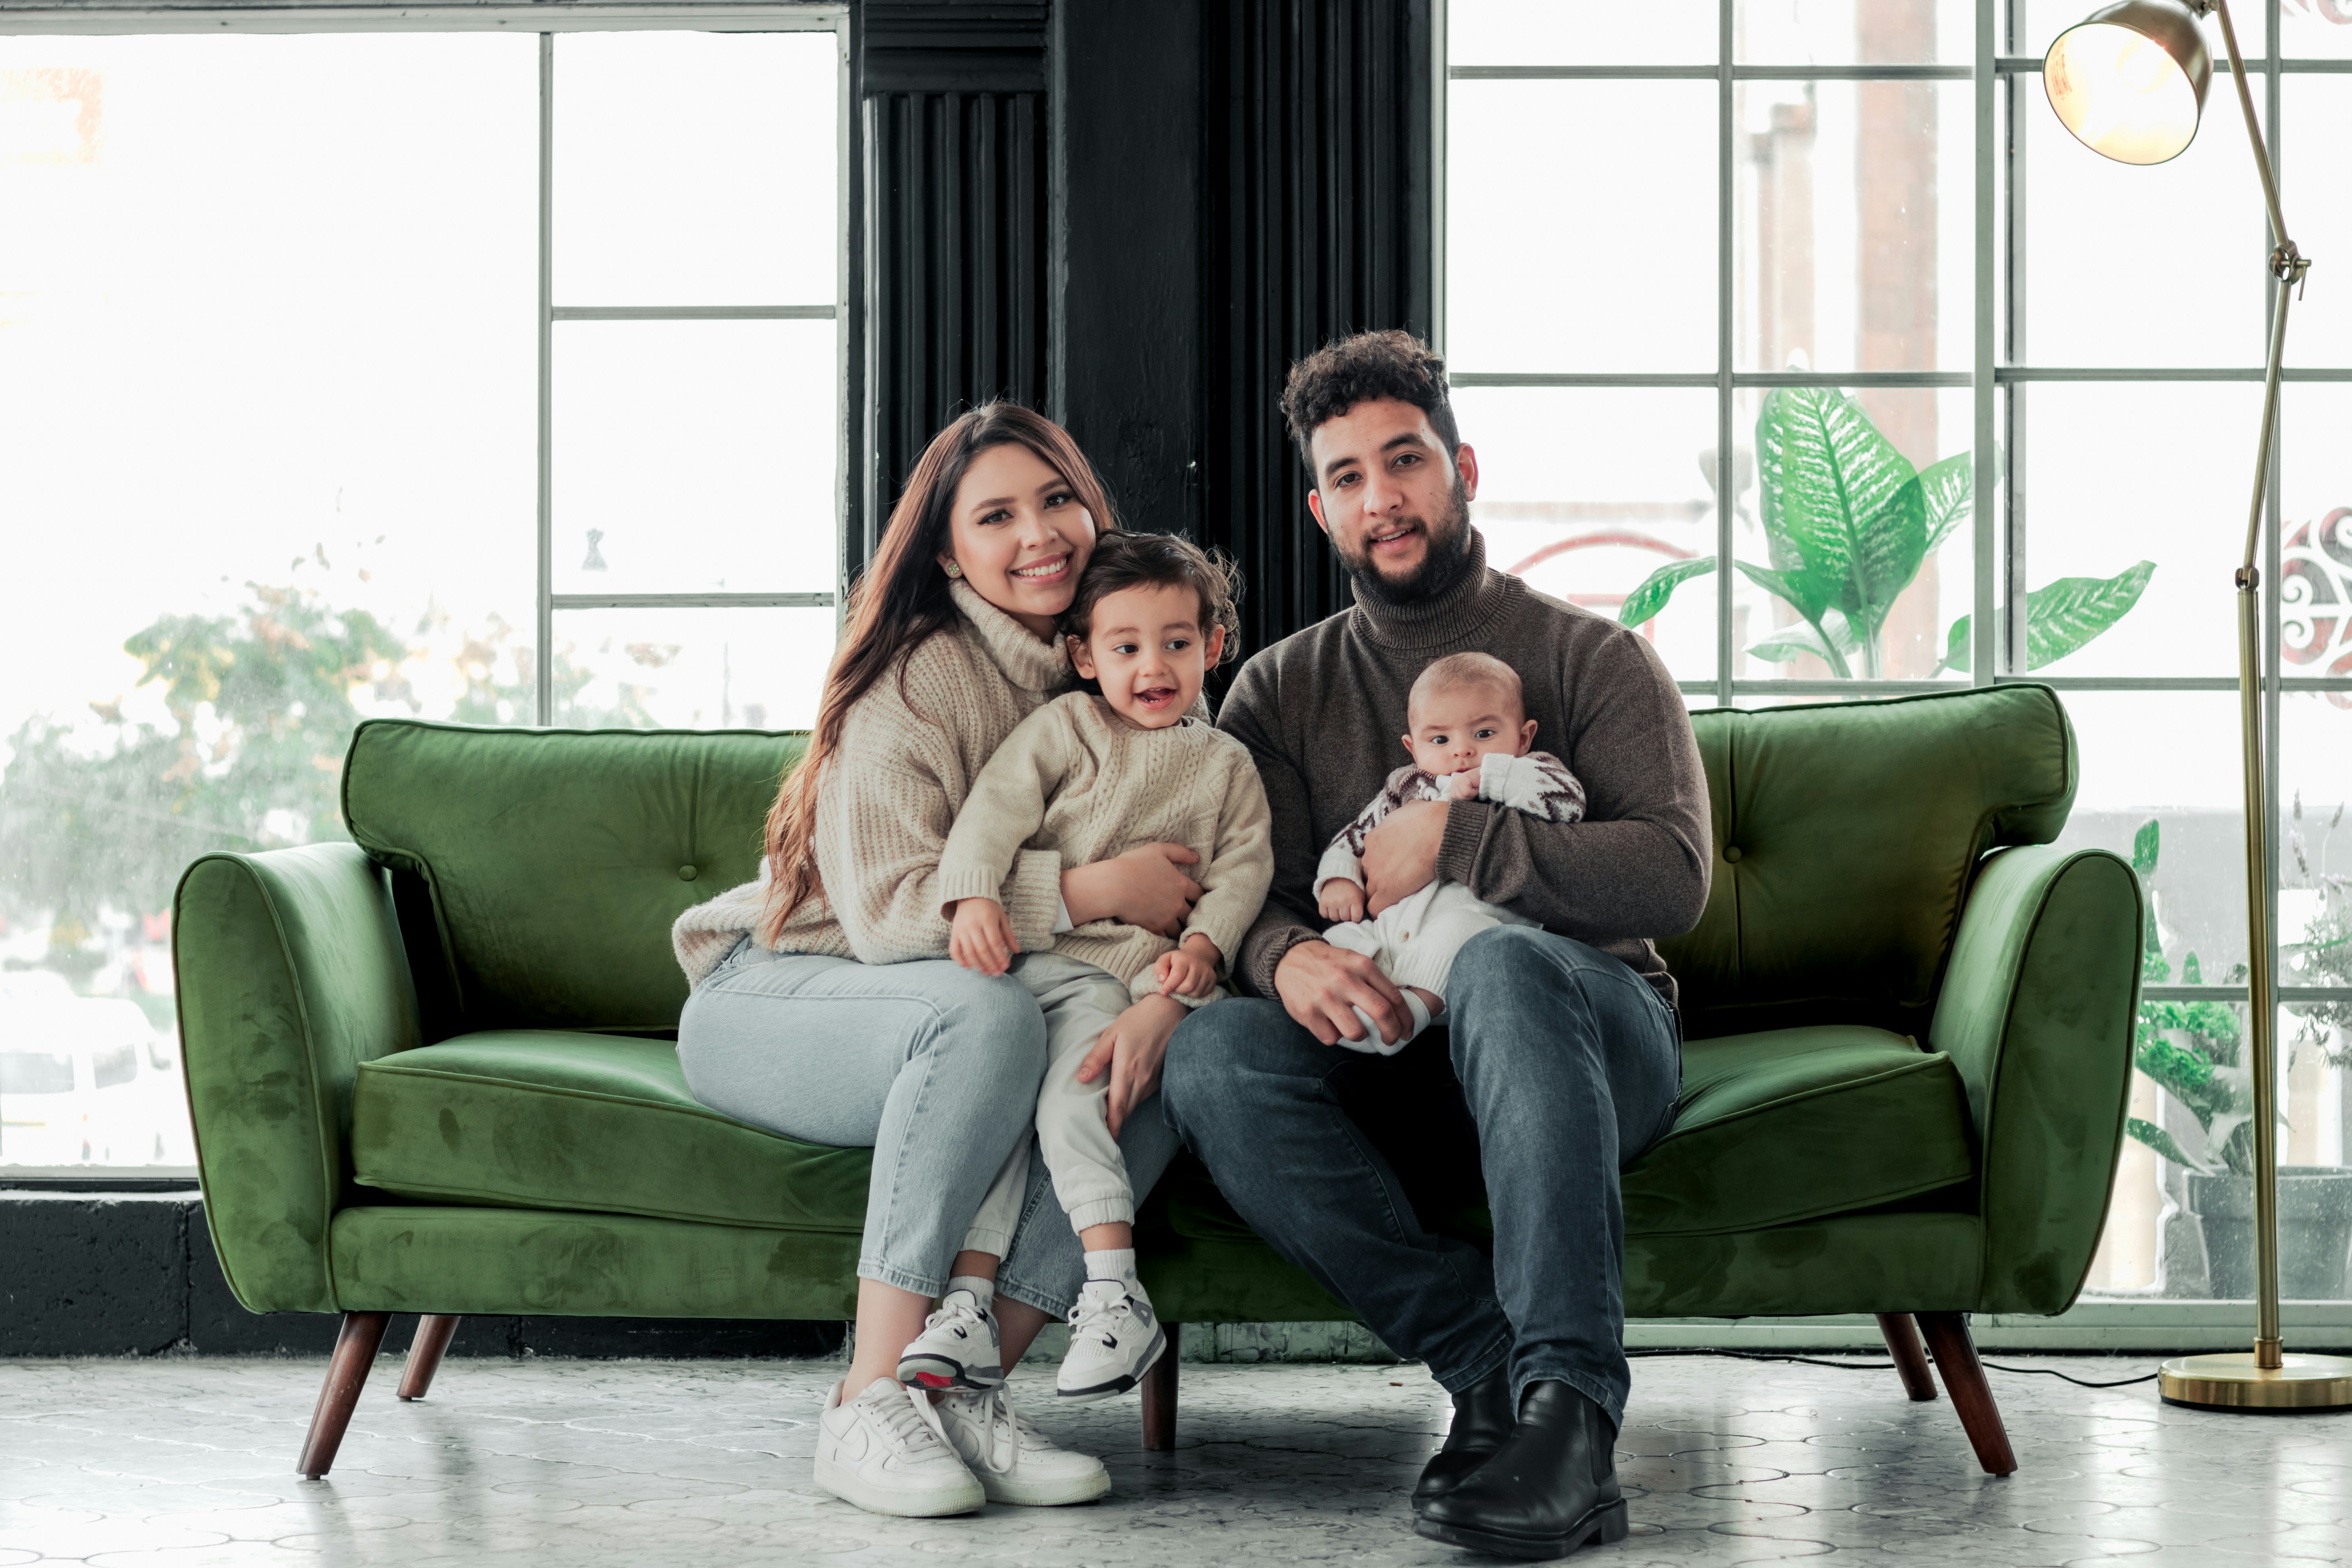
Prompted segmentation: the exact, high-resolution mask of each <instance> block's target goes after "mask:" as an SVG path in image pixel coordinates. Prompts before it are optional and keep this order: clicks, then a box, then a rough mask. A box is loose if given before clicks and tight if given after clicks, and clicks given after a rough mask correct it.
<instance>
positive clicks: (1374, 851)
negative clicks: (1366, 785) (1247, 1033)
mask: <svg viewBox="0 0 2352 1568" xmlns="http://www.w3.org/2000/svg"><path fill="white" fill-rule="evenodd" d="M1449 809H1451V808H1450V807H1448V806H1447V805H1446V804H1445V803H1444V801H1437V800H1416V801H1412V802H1410V803H1408V804H1406V805H1401V806H1398V807H1397V808H1396V809H1395V810H1394V811H1391V812H1390V813H1389V814H1388V815H1387V816H1384V817H1382V818H1381V824H1380V826H1378V827H1375V828H1373V829H1372V831H1371V832H1370V834H1369V835H1368V836H1367V837H1365V839H1364V887H1365V890H1366V892H1367V893H1368V894H1369V895H1370V899H1369V901H1368V906H1367V907H1369V908H1370V910H1371V911H1372V913H1374V914H1379V913H1380V912H1381V910H1384V909H1387V908H1388V907H1389V906H1390V905H1391V904H1401V903H1402V902H1404V900H1407V899H1409V898H1411V897H1412V896H1413V895H1414V894H1415V893H1418V892H1419V891H1421V890H1422V889H1423V888H1426V887H1427V886H1429V883H1430V879H1432V878H1433V877H1435V876H1436V875H1437V852H1438V850H1439V849H1440V848H1442V847H1444V843H1445V814H1446V812H1447V811H1448V810H1449ZM1300 1022H1302V1023H1304V1022H1305V1020H1304V1019H1301V1020H1300Z"/></svg>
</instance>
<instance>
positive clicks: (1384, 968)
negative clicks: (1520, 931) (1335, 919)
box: [1323, 882, 1536, 1002]
mask: <svg viewBox="0 0 2352 1568" xmlns="http://www.w3.org/2000/svg"><path fill="white" fill-rule="evenodd" d="M1535 923H1536V922H1535V921H1531V920H1529V919H1528V918H1527V917H1526V916H1525V915H1516V914H1513V913H1512V912H1511V911H1510V910H1507V909H1505V908H1503V907H1502V906H1501V905H1500V904H1490V903H1487V902H1486V901H1485V900H1481V899H1480V898H1479V897H1478V896H1477V895H1476V894H1475V893H1473V892H1471V890H1470V889H1468V888H1467V887H1466V886H1465V885H1464V884H1462V883H1460V882H1432V883H1430V884H1429V886H1427V887H1425V888H1423V889H1422V890H1421V891H1419V892H1417V893H1415V894H1413V895H1412V897H1411V898H1409V899H1406V900H1402V902H1400V903H1394V904H1391V905H1390V906H1389V907H1388V908H1387V909H1384V910H1381V912H1380V913H1379V914H1377V915H1374V916H1373V917H1372V918H1371V919H1370V920H1368V921H1342V922H1341V923H1340V924H1339V925H1335V926H1333V927H1332V928H1331V929H1330V930H1329V931H1325V932H1324V933H1323V940H1324V941H1326V942H1329V943H1330V944H1331V945H1332V946H1333V947H1344V948H1346V949H1347V950H1348V951H1349V952H1360V953H1362V954H1363V955H1364V956H1365V957H1367V958H1370V960H1372V962H1374V963H1378V964H1379V965H1380V966H1381V973H1382V974H1385V975H1387V976H1388V977H1389V978H1390V979H1391V980H1393V981H1395V982H1396V983H1397V984H1399V985H1413V986H1418V987H1419V988H1421V989H1422V990H1423V991H1426V992H1428V993H1430V994H1432V995H1433V996H1435V997H1436V998H1437V999H1438V1000H1439V1001H1441V1002H1443V1001H1444V1000H1445V980H1446V976H1448V975H1449V974H1451V973H1454V955H1455V954H1456V953H1458V952H1461V951H1462V944H1463V943H1464V942H1468V941H1469V940H1470V939H1471V938H1472V937H1474V936H1476V935H1477V934H1478V933H1479V932H1480V931H1492V930H1493V929H1494V928H1495V927H1496V926H1505V925H1509V926H1531V925H1533V924H1535Z"/></svg>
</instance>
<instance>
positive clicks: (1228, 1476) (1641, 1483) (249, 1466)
mask: <svg viewBox="0 0 2352 1568" xmlns="http://www.w3.org/2000/svg"><path fill="white" fill-rule="evenodd" d="M2003 1359H2005V1360H2007V1361H2010V1362H2011V1363H2027V1364H2034V1365H2043V1366H2063V1367H2067V1368H2069V1369H2070V1370H2074V1371H2075V1372H2077V1373H2078V1374H2081V1375H2087V1376H2092V1377H2116V1376H2124V1375H2128V1374H2130V1373H2136V1372H2141V1371H2146V1370H2148V1368H2147V1367H2146V1366H2145V1365H2136V1364H2133V1363H2115V1362H2106V1361H2071V1362H2068V1361H2056V1360H2047V1359H2033V1358H2021V1357H2008V1358H2003ZM320 1370H321V1366H320V1363H316V1362H273V1361H226V1360H220V1361H214V1360H177V1361H173V1360H165V1361H148V1362H120V1361H118V1362H16V1363H0V1568H5V1565H7V1564H16V1563H33V1562H44V1561H49V1560H58V1559H63V1560H74V1559H79V1560H82V1561H86V1562H88V1563H92V1564H94V1565H100V1568H131V1565H133V1564H137V1565H139V1568H166V1565H185V1568H198V1565H202V1564H214V1563H289V1562H296V1561H299V1560H300V1558H301V1557H303V1556H305V1555H307V1556H309V1557H310V1558H312V1559H314V1560H316V1559H323V1560H325V1561H328V1562H332V1563H397V1564H400V1565H401V1568H430V1565H434V1564H443V1563H481V1562H487V1561H490V1560H493V1559H500V1560H506V1561H524V1562H535V1563H562V1564H564V1565H565V1568H574V1565H596V1564H605V1563H612V1564H627V1565H629V1568H662V1565H665V1564H670V1563H691V1564H694V1565H695V1568H717V1565H720V1564H737V1563H761V1564H766V1563H776V1564H783V1563H812V1562H816V1561H820V1560H821V1561H824V1562H827V1563H842V1564H855V1563H934V1562H939V1561H940V1560H942V1559H947V1560H955V1559H965V1560H971V1561H988V1562H992V1563H1035V1564H1040V1565H1048V1568H1075V1565H1077V1564H1097V1563H1101V1564H1121V1563H1185V1564H1190V1563H1235V1562H1244V1561H1246V1562H1251V1563H1257V1564H1262V1565H1264V1568H1291V1565H1292V1564H1299V1563H1367V1564H1385V1563H1455V1564H1465V1565H1466V1564H1469V1563H1475V1562H1478V1561H1485V1560H1481V1559H1474V1558H1471V1557H1469V1556H1467V1555H1465V1554H1463V1553H1458V1552H1452V1551H1450V1550H1447V1549H1445V1548H1443V1547H1439V1546H1437V1545H1435V1544H1434V1543H1433V1542H1424V1541H1422V1540H1420V1539H1419V1538H1417V1537H1415V1536H1414V1535H1413V1534H1412V1528H1411V1521H1410V1518H1409V1516H1408V1514H1407V1511H1406V1509H1405V1506H1404V1497H1405V1493H1406V1490H1407V1489H1408V1488H1409V1486H1410V1485H1411V1482H1412V1476H1413V1474H1414V1471H1415V1470H1416V1468H1418V1466H1419V1465H1420V1463H1421V1460H1422V1458H1423V1455H1424V1454H1426V1453H1427V1452H1428V1451H1429V1450H1430V1449H1431V1447H1433V1446H1434V1444H1435V1441H1436V1439H1437V1436H1438V1435H1439V1434H1440V1433H1441V1432H1442V1431H1443V1429H1444V1418H1445V1406H1444V1400H1443V1396H1442V1395H1441V1394H1439V1393H1438V1392H1437V1390H1436V1389H1435V1388H1434V1387H1433V1385H1432V1384H1430V1382H1429V1380H1428V1378H1427V1376H1426V1374H1425V1373H1423V1372H1422V1371H1421V1369H1420V1368H1418V1367H1412V1366H1407V1367H1382V1366H1298V1365H1267V1366H1230V1365H1189V1364H1188V1365H1187V1366H1186V1367H1185V1368H1184V1373H1183V1396H1182V1397H1183V1418H1182V1426H1181V1436H1180V1443H1181V1447H1179V1449H1178V1450H1177V1451H1176V1452H1175V1453H1173V1454H1167V1455H1147V1454H1144V1453H1141V1452H1139V1450H1138V1448H1137V1447H1136V1406H1135V1404H1134V1402H1133V1401H1132V1400H1127V1401H1122V1402H1118V1403H1115V1404H1112V1405H1097V1406H1095V1407H1093V1408H1092V1409H1089V1410H1081V1411H1075V1412H1067V1413H1064V1412H1055V1411H1050V1410H1049V1411H1046V1412H1045V1413H1044V1425H1045V1426H1046V1427H1047V1429H1048V1430H1049V1431H1051V1432H1053V1433H1054V1434H1055V1436H1058V1437H1060V1438H1061V1439H1063V1440H1065V1441H1066V1442H1068V1443H1070V1444H1073V1445H1076V1446H1080V1447H1088V1448H1091V1449H1093V1450H1094V1451H1096V1452H1099V1453H1102V1454H1104V1455H1105V1456H1107V1457H1108V1460H1109V1463H1110V1467H1111V1473H1112V1476H1113V1478H1114V1480H1115V1483H1116V1489H1115V1491H1114V1492H1113V1493H1112V1495H1111V1497H1110V1498H1109V1499H1108V1500H1105V1501H1104V1502H1102V1503H1099V1504H1097V1505H1094V1506H1091V1507H1087V1508H1078V1509H1068V1510H1051V1511H1040V1510H1020V1509H1010V1508H993V1507H992V1508H990V1509H989V1510H987V1511H986V1512H985V1513H983V1514H981V1515H978V1516H975V1517H971V1518H966V1519H962V1520H951V1521H930V1522H914V1521H896V1520H884V1519H877V1518H875V1517H873V1516H871V1515H867V1514H863V1513H860V1512H858V1511H857V1510H855V1509H852V1508H851V1507H849V1506H848V1505H847V1504H845V1503H842V1502H838V1501H835V1500H832V1499H831V1498H829V1497H826V1496H825V1495H824V1494H823V1493H821V1492H819V1491H817V1490H816V1489H815V1488H814V1486H812V1485H811V1484H810V1481H809V1456H810V1451H811V1440H812V1439H811V1424H812V1422H813V1420H814V1416H815V1414H816V1409H817V1405H818V1402H819V1400H820V1399H821V1397H822V1394H823V1391H824V1385H825V1384H826V1383H827V1382H828V1381H829V1379H830V1377H831V1375H833V1373H832V1371H831V1369H829V1368H827V1367H826V1366H824V1365H822V1364H817V1363H774V1362H770V1363H709V1362H699V1363H678V1362H668V1363H662V1362H602V1363H596V1362H569V1363H566V1362H521V1363H516V1362H506V1361H498V1362H484V1361H453V1362H450V1363H447V1364H446V1366H445V1367H444V1368H443V1369H442V1372H441V1375H440V1377H439V1379H438V1381H437V1383H436V1386H435V1388H434V1390H433V1396H432V1398H431V1399H430V1400H428V1401H426V1402H425V1403H422V1404H418V1405H401V1404H399V1403H397V1402H396V1401H395V1400H394V1397H393V1384H394V1374H395V1373H396V1372H397V1367H396V1366H395V1365H394V1364H393V1363H391V1362H390V1361H389V1360H387V1361H386V1363H384V1364H383V1365H381V1366H379V1367H378V1368H377V1369H376V1373H375V1376H374V1378H373V1382H372V1383H371V1384H370V1387H369V1390H368V1393H367V1394H366V1396H365V1397H364V1398H363V1399H362V1402H361V1405H360V1409H359V1415H358V1417H357V1419H356V1420H355V1421H354V1423H353V1424H352V1430H351V1435H350V1436H349V1438H348V1439H347V1440H346V1441H345V1443H344V1445H343V1450H342V1455H341V1459H340V1460H339V1461H338V1463H337V1465H336V1468H335V1471H334V1473H333V1475H332V1476H331V1477H330V1478H329V1479H326V1480H323V1481H304V1480H301V1479H298V1478H296V1477H295V1476H293V1475H291V1474H290V1473H289V1471H290V1469H291V1468H292V1464H293V1458H294V1453H295V1449H296V1447H297V1445H298V1443H299V1439H300V1436H301V1433H302V1428H303V1425H304V1423H305V1421H306V1420H307V1419H308V1416H309V1414H310V1404H311V1400H312V1398H313V1397H314V1395H315V1393H316V1390H317V1385H318V1381H319V1375H320ZM1015 1381H1016V1387H1017V1386H1020V1385H1023V1384H1025V1385H1027V1386H1028V1387H1031V1388H1042V1387H1045V1386H1048V1383H1047V1377H1046V1375H1045V1372H1044V1369H1040V1368H1035V1367H1032V1368H1027V1369H1024V1371H1023V1372H1022V1373H1019V1374H1018V1376H1017V1377H1016V1380H1015ZM1993 1381H1994V1385H1995V1390H1996V1392H1997V1394H1999V1395H2000V1399H2001V1401H2002V1404H2003V1406H2004V1408H2005V1410H2006V1412H2007V1415H2008V1417H2009V1428H2010V1434H2011V1441H2012V1442H2013V1443H2014V1444H2015V1446H2016V1449H2017V1457H2018V1460H2019V1463H2020V1466H2021V1468H2020V1469H2019V1472H2018V1473H2017V1475H2015V1476H2014V1477H2012V1478H2011V1479H2006V1480H1994V1479H1989V1478H1987V1477H1986V1476H1984V1475H1982V1474H1981V1473H1980V1472H1979V1470H1978V1468H1977V1467H1976V1465H1975V1463H1974V1461H1973V1460H1972V1459H1971V1458H1970V1457H1969V1447H1968V1444H1967V1442H1966V1441H1965V1439H1964V1438H1963V1437H1962V1436H1961V1434H1960V1429H1959V1426H1958V1422H1957V1421H1956V1420H1955V1418H1954V1416H1953V1415H1952V1409H1951V1406H1950V1405H1949V1404H1948V1403H1946V1402H1944V1401H1942V1400H1938V1401H1937V1403H1935V1404H1933V1405H1912V1404H1909V1403H1907V1402H1906V1400H1905V1399H1904V1398H1903V1395H1902V1391H1901V1389H1900V1387H1899V1386H1898V1385H1897V1384H1896V1382H1895V1375H1894V1374H1893V1373H1889V1372H1875V1373H1873V1372H1853V1371H1838V1370H1830V1369H1825V1368H1815V1367H1809V1366H1791V1365H1779V1364H1763V1363H1739V1362H1727V1361H1716V1360H1697V1359H1687V1360H1685V1359H1675V1360H1652V1361H1643V1362H1639V1363H1636V1364H1635V1383H1634V1405H1633V1415H1632V1418H1631V1420H1630V1422H1629V1423H1628V1425H1627V1427H1626V1429H1625V1431H1624V1433H1623V1434H1622V1437H1621V1441H1620V1445H1619V1469H1620V1474H1621V1475H1622V1477H1623V1479H1624V1480H1625V1483H1626V1487H1627V1490H1628V1491H1629V1493H1630V1494H1631V1495H1632V1497H1633V1531H1634V1533H1633V1537H1632V1538H1631V1539H1630V1540H1628V1541H1627V1542H1625V1543H1624V1544H1623V1545H1622V1546H1617V1547H1612V1548H1607V1549H1602V1550H1597V1551H1593V1552H1589V1553H1585V1554H1582V1555H1580V1557H1579V1558H1578V1559H1577V1561H1579V1562H1587V1561H1589V1562H1591V1563H1595V1564H1596V1568H1597V1565H1599V1564H1603V1563H1606V1564H1610V1565H1612V1568H1616V1565H1628V1564H1634V1563H1675V1564H1693V1563H1754V1562H1772V1561H1780V1560H1783V1559H1793V1558H1800V1557H1821V1556H1838V1557H1840V1558H1842V1559H1850V1560H1853V1561H1854V1562H1857V1563H1884V1564H1897V1563H1900V1564H1914V1563H1917V1564H1937V1563H1969V1564H1971V1565H1978V1564H1981V1565H1983V1568H2011V1565H2012V1564H2017V1565H2022V1564H2039V1563H2053V1564H2054V1563H2077V1562H2087V1561H2095V1560H2099V1559H2103V1558H2110V1557H2116V1558H2120V1557H2139V1558H2143V1559H2147V1560H2150V1561H2159V1560H2160V1561H2161V1562H2162V1563H2186V1564H2210V1563H2305V1562H2319V1563H2338V1562H2343V1561H2345V1560H2346V1559H2347V1556H2352V1415H2347V1416H2321V1417H2308V1416H2306V1417H2299V1418H2295V1417H2288V1418H2278V1417H2270V1418H2264V1417H2246V1416H2238V1417H2231V1416H2225V1415H2205V1414H2200V1413H2195V1412H2189V1411H2182V1410H2173V1409H2168V1408H2166V1407H2164V1406H2162V1405H2158V1402H2157V1399H2156V1395H2155V1394H2154V1392H2153V1390H2152V1388H2151V1387H2150V1386H2148V1385H2146V1384H2143V1385H2140V1386H2138V1387H2135V1388H2126V1389H2113V1390H2105V1391H2093V1390H2089V1389H2081V1388H2074V1387H2072V1386H2069V1385H2068V1384H2063V1383H2060V1382H2058V1381H2057V1380H2056V1379H2054V1378H2046V1377H2024V1376H2010V1375H2004V1374H2001V1373H1994V1374H1993Z"/></svg>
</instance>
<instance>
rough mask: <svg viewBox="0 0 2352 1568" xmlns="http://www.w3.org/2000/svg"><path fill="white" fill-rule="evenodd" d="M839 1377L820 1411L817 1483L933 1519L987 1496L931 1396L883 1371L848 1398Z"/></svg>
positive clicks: (864, 1502)
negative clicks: (942, 1424)
mask: <svg viewBox="0 0 2352 1568" xmlns="http://www.w3.org/2000/svg"><path fill="white" fill-rule="evenodd" d="M841 1394H842V1388H841V1384H835V1385H834V1388H833V1392H832V1393H830V1394H826V1395H825V1399H824V1412H823V1413H822V1414H821V1415H818V1416H817V1418H816V1484H817V1485H819V1486H821V1487H823V1488H824V1489H825V1490H827V1491H829V1492H831V1493H832V1494H833V1495H834V1496H835V1497H837V1498H840V1499H841V1500H844V1501H845V1502H853V1503H856V1505H857V1506H858V1507H859V1508H862V1509H864V1510H866V1512H868V1513H887V1514H896V1515H897V1516H898V1517H899V1518H901V1519H930V1518H934V1517H936V1516H938V1515H940V1514H943V1513H970V1512H971V1511H972V1510H974V1509H976V1508H978V1507H980V1505H981V1504H982V1503H983V1502H985V1501H987V1500H988V1494H987V1492H986V1491H984V1490H983V1489H982V1487H981V1484H980V1481H979V1480H978V1479H976V1478H975V1477H974V1476H973V1475H972V1473H971V1470H970V1469H968V1468H965V1466H964V1462H963V1460H962V1459H961V1458H958V1457H957V1454H956V1451H955V1446H954V1445H953V1444H951V1443H950V1442H949V1441H948V1439H947V1434H946V1433H945V1432H943V1431H942V1430H940V1418H939V1417H938V1416H937V1415H934V1414H932V1411H931V1402H930V1401H929V1400H928V1399H926V1398H924V1397H923V1395H922V1394H919V1393H917V1392H916V1391H915V1390H913V1389H911V1388H907V1387H904V1386H903V1385H901V1384H896V1383H893V1382H891V1381H890V1380H889V1379H888V1378H887V1377H877V1378H876V1379H875V1380H874V1381H873V1382H872V1383H871V1384H867V1385H866V1392H865V1393H863V1394H859V1395H858V1396H857V1397H856V1398H855V1399H853V1400H850V1401H848V1402H847V1403H844V1402H843V1400H842V1397H841Z"/></svg>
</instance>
